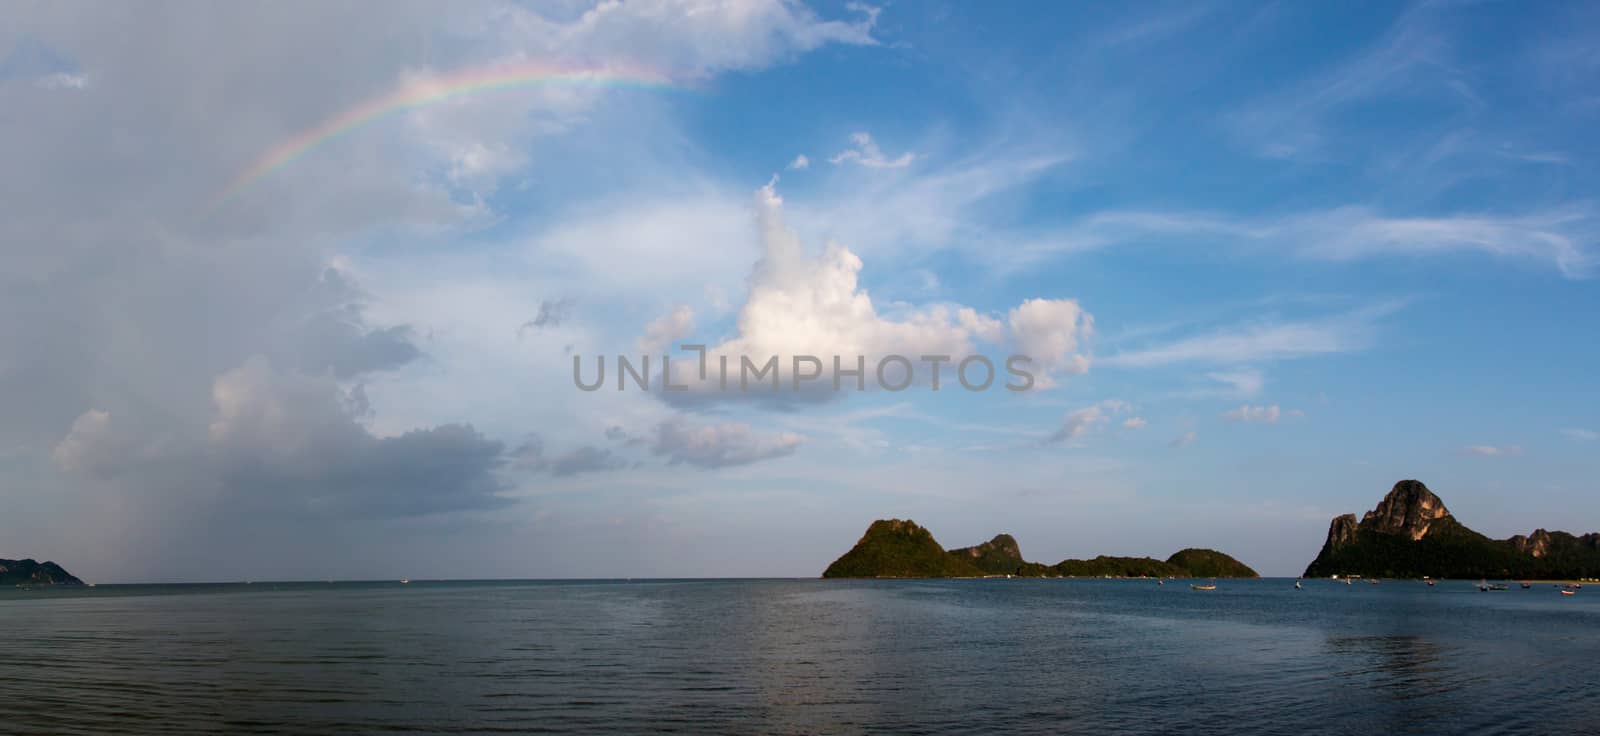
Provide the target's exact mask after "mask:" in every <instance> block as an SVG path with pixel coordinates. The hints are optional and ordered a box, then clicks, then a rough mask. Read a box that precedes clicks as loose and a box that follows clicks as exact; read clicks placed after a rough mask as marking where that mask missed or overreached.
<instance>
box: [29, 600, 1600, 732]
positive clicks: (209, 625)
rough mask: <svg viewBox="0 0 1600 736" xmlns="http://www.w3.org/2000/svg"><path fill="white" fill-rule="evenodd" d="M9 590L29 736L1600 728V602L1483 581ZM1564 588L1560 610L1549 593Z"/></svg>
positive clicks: (1368, 730)
mask: <svg viewBox="0 0 1600 736" xmlns="http://www.w3.org/2000/svg"><path fill="white" fill-rule="evenodd" d="M1460 587H1461V590H1459V591H1458V590H1455V589H1454V587H1452V586H1451V585H1450V584H1448V583H1447V584H1442V585H1440V586H1439V587H1438V588H1437V589H1430V588H1426V587H1425V586H1422V585H1420V584H1418V585H1415V586H1412V585H1409V584H1406V583H1395V584H1393V585H1385V586H1382V588H1381V589H1379V588H1375V587H1371V586H1360V587H1359V588H1351V587H1347V586H1343V585H1334V584H1326V583H1323V582H1322V581H1310V583H1309V584H1308V586H1307V589H1306V590H1304V591H1295V590H1294V589H1293V588H1292V586H1291V585H1290V584H1289V583H1288V581H1282V580H1265V581H1241V582H1225V583H1224V584H1223V586H1222V589H1221V590H1219V591H1216V592H1215V593H1204V594H1202V593H1197V592H1193V591H1190V590H1188V589H1187V586H1179V585H1169V586H1163V587H1157V586H1155V585H1152V584H1149V583H1145V582H1139V581H1101V580H1071V581H1068V580H964V581H820V580H789V581H782V580H779V581H675V582H674V581H650V582H634V583H624V582H560V583H538V582H516V583H509V582H508V583H499V582H496V583H424V582H417V583H413V584H411V585H406V586H399V585H395V584H383V583H367V584H342V583H341V584H332V585H329V584H301V585H282V584H280V585H262V584H257V585H253V586H177V587H173V586H166V587H156V586H128V587H122V586H102V587H100V588H95V589H92V590H83V591H67V590H60V591H15V592H13V591H4V592H0V617H3V620H4V621H5V622H6V626H7V635H8V636H7V644H6V649H5V655H6V656H4V657H3V658H0V683H3V686H0V689H3V696H0V724H4V725H0V731H6V729H8V728H10V729H15V730H16V731H18V732H22V733H104V732H121V733H174V732H178V733H217V732H294V733H366V732H374V731H383V730H413V731H424V732H443V733H483V732H492V731H528V730H539V731H545V732H565V733H592V732H624V733H628V732H641V731H652V730H675V731H680V732H685V733H697V734H698V733H737V734H748V733H785V734H787V733H861V732H868V733H949V734H967V733H974V732H980V731H989V732H1012V733H1038V734H1056V733H1085V734H1106V733H1151V732H1164V733H1215V734H1225V733H1239V732H1259V733H1296V732H1300V733H1327V732H1332V733H1352V734H1357V733H1359V734H1363V735H1364V736H1365V735H1367V734H1388V733H1411V734H1434V733H1437V734H1447V733H1593V732H1596V731H1597V730H1600V724H1597V723H1596V722H1595V721H1596V717H1597V716H1600V699H1597V698H1600V676H1597V675H1596V674H1595V672H1596V670H1595V668H1594V663H1595V662H1597V661H1600V659H1597V656H1596V655H1600V639H1597V638H1596V637H1595V636H1593V633H1592V632H1593V631H1595V627H1596V626H1597V625H1600V601H1597V600H1595V598H1594V597H1591V596H1587V595H1580V596H1574V597H1571V598H1564V599H1563V598H1560V597H1558V596H1555V595H1539V594H1537V593H1536V592H1533V591H1530V592H1527V593H1523V592H1515V593H1512V594H1509V595H1501V596H1485V595H1480V594H1477V593H1476V592H1475V591H1472V590H1471V588H1470V586H1467V585H1466V584H1464V583H1463V584H1461V586H1460ZM1545 592H1548V591H1545Z"/></svg>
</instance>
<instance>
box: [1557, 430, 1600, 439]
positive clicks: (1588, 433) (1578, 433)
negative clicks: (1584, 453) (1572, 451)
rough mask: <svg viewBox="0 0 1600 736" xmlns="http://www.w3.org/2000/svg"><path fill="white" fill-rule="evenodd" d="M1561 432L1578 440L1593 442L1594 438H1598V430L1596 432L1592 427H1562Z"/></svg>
mask: <svg viewBox="0 0 1600 736" xmlns="http://www.w3.org/2000/svg"><path fill="white" fill-rule="evenodd" d="M1561 433H1562V434H1564V435H1566V436H1568V437H1570V438H1572V439H1575V440H1578V441H1580V442H1593V441H1595V440H1600V432H1596V431H1594V430H1592V429H1579V428H1577V427H1574V428H1572V429H1563V430H1561Z"/></svg>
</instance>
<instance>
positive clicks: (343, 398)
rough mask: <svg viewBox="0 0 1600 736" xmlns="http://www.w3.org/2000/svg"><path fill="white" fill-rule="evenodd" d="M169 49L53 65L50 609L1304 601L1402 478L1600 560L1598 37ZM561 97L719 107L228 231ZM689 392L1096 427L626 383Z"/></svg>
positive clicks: (18, 485)
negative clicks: (728, 600)
mask: <svg viewBox="0 0 1600 736" xmlns="http://www.w3.org/2000/svg"><path fill="white" fill-rule="evenodd" d="M155 7H157V8H158V9H159V12H154V13H150V14H149V17H143V18H137V19H134V18H116V17H107V16H108V15H111V16H114V15H116V14H115V13H112V14H104V13H97V12H95V9H94V8H93V7H92V6H88V5H83V6H72V5H70V4H68V5H64V6H61V7H57V8H44V9H37V10H30V11H29V12H25V13H23V14H22V17H21V18H20V22H19V23H18V24H17V25H16V28H15V29H14V30H7V31H0V105H3V106H4V108H5V109H7V110H11V111H14V112H13V113H12V114H10V115H8V116H5V117H4V119H0V140H3V141H4V142H3V143H0V153H5V154H6V155H7V156H9V157H10V160H15V161H20V162H22V164H23V166H21V167H14V168H12V171H11V173H8V174H3V175H0V176H4V177H6V178H5V179H4V180H0V191H5V192H9V193H11V194H10V201H11V206H13V207H15V208H16V209H15V211H14V213H15V214H14V216H13V217H9V218H7V219H8V220H9V221H10V224H8V225H6V226H3V227H6V228H8V230H9V231H8V232H5V233H4V234H5V235H6V236H7V237H5V238H4V239H3V240H4V241H5V242H7V243H9V245H6V246H3V247H4V248H6V253H7V256H8V260H10V262H12V263H15V264H16V266H15V267H14V268H11V269H8V271H10V273H9V274H8V275H5V276H0V284H6V285H7V286H8V287H9V288H7V289H6V290H5V291H6V294H7V296H0V305H3V306H5V307H6V310H5V311H6V313H7V316H6V317H0V339H4V340H5V341H6V342H7V343H8V344H9V345H10V346H11V350H9V351H8V353H9V355H0V387H3V388H4V390H5V392H6V393H7V394H8V395H13V396H18V397H25V398H23V399H20V400H19V401H18V403H17V407H18V408H17V409H16V410H15V411H13V412H12V413H11V417H10V418H9V419H6V420H0V429H3V430H4V431H3V432H0V479H7V480H9V481H10V482H8V483H6V484H5V487H7V488H11V489H14V490H12V491H10V492H9V493H10V494H12V497H11V498H8V503H10V504H14V505H15V508H16V509H17V511H16V512H15V513H14V514H8V518H7V520H5V521H3V522H0V538H3V539H12V540H16V541H15V542H12V543H8V546H7V547H6V548H4V549H0V554H3V555H4V556H10V557H20V556H36V557H41V558H43V557H46V556H49V557H53V558H54V559H56V560H58V561H60V562H62V563H63V564H65V565H67V566H68V567H69V569H72V570H74V572H78V573H79V574H80V575H82V576H84V577H90V578H94V577H99V578H103V579H125V580H142V579H150V578H162V579H227V578H232V577H252V578H256V579H263V578H270V577H285V578H295V577H307V578H323V577H330V576H333V577H364V576H378V577H388V576H395V575H409V576H411V577H427V576H431V575H438V576H457V573H456V572H455V571H457V570H460V569H461V565H463V564H471V565H472V566H473V567H472V569H474V570H475V571H477V572H476V574H482V575H488V576H515V577H529V576H531V577H568V576H635V577H637V576H648V575H712V576H715V575H811V574H815V573H816V572H818V571H820V570H821V569H822V567H823V566H825V565H826V564H827V562H829V561H830V560H831V559H832V558H833V557H834V556H836V555H837V554H838V553H840V552H842V551H843V550H844V549H846V548H847V547H848V546H849V544H850V543H852V542H853V541H854V540H855V538H856V537H857V536H858V535H859V533H860V531H861V530H862V529H864V528H865V526H866V524H867V523H868V522H870V521H871V520H872V519H873V518H878V517H887V516H896V517H910V518H914V519H915V520H917V521H918V522H920V523H923V524H924V525H926V526H929V527H930V528H931V529H932V530H933V531H934V533H935V534H936V536H937V537H938V538H939V539H940V540H941V541H942V542H944V543H945V544H946V545H947V546H958V545H965V544H972V543H975V542H978V541H981V540H984V539H987V538H988V537H989V536H992V535H993V534H995V533H998V532H1001V531H1007V532H1011V533H1013V534H1015V535H1016V536H1017V537H1018V539H1019V540H1020V542H1021V544H1022V546H1023V548H1024V553H1025V554H1026V555H1027V556H1028V557H1030V558H1032V559H1038V560H1041V561H1045V562H1055V561H1057V560H1059V559H1061V558H1063V557H1069V556H1077V557H1081V556H1092V555H1095V554H1125V555H1152V556H1157V557H1165V556H1166V555H1168V554H1170V553H1171V552H1173V551H1176V550H1177V549H1179V548H1182V547H1186V546H1207V547H1215V548H1219V549H1222V550H1224V551H1227V552H1230V553H1232V554H1235V555H1236V556H1238V557H1240V558H1242V559H1243V560H1244V561H1246V562H1247V563H1249V564H1251V565H1253V566H1255V567H1257V568H1258V569H1260V570H1262V571H1263V572H1264V573H1267V574H1280V575H1292V574H1296V573H1298V572H1299V571H1300V569H1302V568H1303V566H1304V564H1305V563H1306V562H1307V561H1309V560H1310V559H1311V557H1313V556H1314V555H1315V553H1316V550H1317V548H1318V547H1319V545H1320V544H1321V541H1322V536H1323V534H1324V532H1325V530H1326V525H1327V522H1328V520H1329V519H1330V518H1331V517H1333V516H1334V515H1336V514H1340V513H1346V512H1352V511H1353V512H1358V513H1359V512H1362V511H1365V510H1367V509H1369V508H1371V507H1372V506H1373V505H1374V504H1375V503H1376V502H1377V500H1378V499H1379V498H1380V497H1381V496H1382V494H1383V493H1384V492H1386V491H1387V489H1388V488H1389V486H1390V485H1392V484H1393V483H1394V482H1395V481H1397V480H1400V479H1402V478H1418V479H1421V480H1423V481H1424V482H1426V483H1428V484H1429V486H1430V487H1432V488H1433V489H1434V490H1435V491H1436V492H1438V493H1439V494H1440V495H1441V496H1442V497H1443V498H1444V499H1445V500H1446V502H1447V503H1448V504H1449V505H1450V507H1451V508H1452V510H1453V511H1455V513H1456V514H1457V516H1459V517H1460V518H1462V520H1463V521H1465V522H1466V523H1467V524H1468V525H1470V526H1473V527H1474V528H1477V529H1479V530H1481V531H1484V532H1486V533H1489V534H1491V535H1494V536H1499V537H1504V536H1509V535H1510V534H1513V533H1527V532H1528V531H1530V530H1532V529H1533V528H1535V527H1549V528H1564V529H1568V530H1570V531H1574V532H1581V531H1589V530H1594V529H1600V505H1597V504H1596V503H1595V501H1594V500H1593V479H1594V477H1595V476H1596V470H1597V461H1596V460H1595V459H1594V458H1595V457H1596V456H1597V454H1600V453H1597V452H1596V450H1597V449H1600V435H1597V434H1596V433H1597V432H1600V392H1597V391H1596V390H1595V387H1594V377H1593V369H1592V367H1593V365H1594V364H1595V361H1596V359H1597V357H1600V356H1597V350H1596V347H1595V341H1594V340H1593V339H1592V337H1591V333H1592V332H1593V326H1592V323H1593V321H1594V315H1596V314H1600V295H1597V291H1596V289H1595V286H1594V284H1595V277H1596V276H1597V275H1600V248H1597V244H1596V236H1597V234H1600V209H1597V207H1600V204H1597V203H1596V201H1595V199H1596V198H1595V192H1596V191H1597V187H1596V185H1597V182H1596V180H1595V174H1594V173H1593V172H1594V171H1595V170H1596V167H1595V163H1596V162H1595V159H1596V157H1597V155H1600V152H1597V150H1596V146H1595V143H1594V136H1593V134H1592V133H1590V132H1589V131H1592V130H1593V129H1594V128H1595V126H1596V122H1597V119H1600V84H1597V82H1596V79H1597V78H1600V76H1597V73H1600V53H1597V52H1596V50H1595V49H1596V48H1597V47H1600V45H1597V44H1596V43H1595V41H1596V39H1595V38H1594V33H1593V31H1592V30H1591V29H1593V28H1595V27H1597V25H1596V22H1595V21H1596V20H1600V18H1597V17H1596V11H1595V9H1594V8H1593V7H1589V6H1586V5H1583V4H1579V3H1545V4H1539V5H1535V6H1529V5H1516V4H1511V3H1488V2H1485V3H1422V4H1410V5H1400V4H1363V5H1350V6H1335V5H1317V4H1208V3H1181V4H1179V3H1172V4H1156V3H1150V4H1139V5H1136V6H1132V7H1125V8H1124V7H1114V6H1111V5H1088V4H1081V5H1072V4H1059V3H1023V4H1014V5H1005V6H1002V7H998V8H996V7H986V6H983V5H978V4H970V3H945V4H934V3H927V4H891V5H885V6H882V7H877V6H867V5H860V4H854V3H852V4H848V5H846V4H836V3H823V4H814V5H805V4H799V3H757V2H750V3H703V4H702V3H695V2H687V1H686V2H683V3H676V4H674V3H668V4H661V5H649V4H638V3H629V4H623V5H600V6H593V7H591V6H589V5H587V4H584V3H557V4H544V3H525V4H505V3H493V2H489V3H482V4H477V3H472V4H463V5H461V6H459V7H452V8H451V9H450V12H449V13H448V14H447V15H446V14H442V11H443V9H441V8H437V7H433V8H429V7H425V6H421V7H411V6H404V7H403V9H400V10H397V11H396V12H393V13H392V14H389V15H388V16H386V17H385V18H383V19H381V21H380V22H378V23H377V24H376V25H375V26H374V25H372V24H370V23H368V20H369V17H370V13H367V12H366V11H365V10H364V9H363V8H362V7H361V6H360V5H337V6H329V7H326V8H321V9H308V8H269V7H266V6H259V5H251V4H241V5H237V6H231V7H226V8H210V9H206V10H204V11H200V12H202V13H203V16H202V17H194V16H193V14H194V12H196V11H195V10H194V9H193V8H190V7H184V6H179V5H177V4H173V5H161V4H157V6H155ZM306 14H314V15H315V17H310V16H307V15H306ZM130 23H132V24H133V25H132V26H130V27H129V30H128V31H127V34H126V36H127V37H128V38H131V39H133V40H131V41H128V42H127V43H121V44H117V43H113V42H112V41H111V40H110V39H111V38H113V37H116V34H115V33H114V32H113V29H114V28H117V27H119V26H117V25H116V24H123V25H127V24H130ZM198 28H212V29H217V30H216V31H215V32H214V33H204V34H203V33H200V32H198V31H197V30H196V29H198ZM293 28H316V29H318V31H317V32H316V33H313V34H310V36H309V37H305V38H297V39H291V38H290V37H289V36H288V35H279V34H287V33H288V30H289V29H293ZM263 29H265V30H263ZM164 49H166V50H176V51H178V52H181V53H165V52H163V50H164ZM183 58H190V59H193V58H204V59H208V60H210V61H211V63H208V64H203V65H196V64H188V63H183V62H182V59H183ZM530 60H532V61H537V62H540V63H548V64H550V65H552V66H556V67H561V68H569V69H596V68H603V67H607V66H613V65H620V66H627V67H631V68H648V69H651V70H654V71H656V72H658V73H660V74H661V75H664V76H665V77H667V78H670V79H672V80H674V82H675V88H674V89H666V90H663V89H637V88H628V87H615V86H609V85H588V86H585V85H579V86H574V87H560V88H557V87H550V86H539V85H533V86H525V87H520V88H517V89H513V90H507V91H499V92H494V93H486V94H477V95H467V96H462V97H458V98H452V99H450V100H448V101H446V102H443V103H440V104H435V105H427V106H423V107H418V108H415V109H412V110H409V111H407V112H405V113H403V114H400V115H395V116H391V117H389V118H386V119H384V120H382V121H380V122H378V123H375V124H372V125H369V126H365V127H363V128H361V129H358V130H356V131H353V132H352V133H350V134H347V135H345V136H342V137H340V138H339V139H337V140H334V141H332V142H330V143H328V144H326V145H324V146H321V147H319V148H316V149H314V150H313V151H312V152H311V153H310V154H308V155H307V156H305V157H303V158H301V159H300V160H297V161H295V162H294V163H292V164H290V165H289V166H286V167H283V168H282V169H279V170H277V171H275V172H273V173H272V174H271V175H269V176H268V177H265V178H263V179H262V180H260V181H258V182H256V183H255V184H254V185H253V186H252V187H251V188H249V189H248V190H246V191H245V192H243V193H242V194H241V195H239V196H238V197H236V198H234V199H232V200H230V201H229V202H227V203H226V204H225V205H224V206H222V207H220V208H217V209H216V210H214V211H206V210H205V208H204V206H203V203H204V202H206V201H207V197H208V195H213V194H214V193H215V192H216V191H218V190H220V189H221V188H222V187H224V186H226V184H227V182H228V181H230V180H231V179H232V178H233V176H235V175H236V174H237V173H238V172H239V171H241V170H243V169H245V168H246V167H247V166H248V165H249V163H250V162H251V161H252V160H254V159H255V158H256V157H257V156H259V155H260V154H261V153H262V152H264V151H267V150H269V149H271V148H272V147H273V146H275V145H277V144H279V143H280V142H282V141H284V140H288V139H290V138H292V137H293V136H295V135H297V134H298V133H300V132H301V131H302V130H305V129H306V128H308V127H311V126H313V125H314V124H316V123H317V122H318V121H321V120H325V119H328V118H330V117H333V116H336V115H337V114H338V113H340V112H341V111H343V110H347V109H350V108H352V107H354V106H356V105H357V104H359V103H361V102H363V101H364V100H368V99H371V98H375V97H378V96H381V95H383V94H385V93H388V92H390V91H392V90H395V89H396V88H399V87H403V86H404V85H406V84H408V83H414V82H415V81H416V80H418V79H427V78H430V77H431V76H434V75H448V74H452V73H456V72H459V71H462V70H470V69H488V68H496V67H497V66H502V65H506V64H510V63H514V62H528V61H530ZM801 161H804V165H800V162H801ZM47 299H48V301H46V300H47ZM869 305H870V306H869ZM541 315H543V316H542V317H541ZM683 342H700V343H705V344H709V345H712V346H721V347H722V348H724V349H725V350H726V351H728V352H733V353H737V352H738V351H746V352H753V353H755V354H757V355H761V356H764V355H766V354H768V353H769V352H770V353H780V354H792V353H796V352H817V353H820V354H824V355H828V354H836V353H837V354H844V355H855V354H858V353H862V354H867V355H873V356H876V355H880V354H883V353H885V352H894V351H897V350H924V351H927V350H933V351H939V350H951V351H953V352H956V353H958V354H959V353H964V352H968V351H971V352H981V353H984V354H989V355H994V356H1003V355H1006V354H1009V353H1011V352H1019V351H1020V352H1029V353H1030V354H1036V353H1037V354H1038V356H1037V357H1039V358H1040V359H1041V361H1042V362H1043V363H1044V365H1043V366H1042V368H1043V371H1044V375H1045V376H1047V377H1048V380H1047V381H1045V382H1046V383H1048V384H1050V385H1048V386H1047V387H1043V388H1041V389H1040V390H1037V391H1033V392H1028V393H1026V394H1024V395H1012V394H1010V393H1008V392H1004V391H989V392H983V393H977V394H971V393H966V392H962V391H951V390H949V388H948V386H947V388H946V390H943V391H940V392H932V391H930V390H928V388H927V387H926V386H925V385H920V384H919V385H918V386H916V387H914V388H912V389H910V390H908V391H905V392H902V393H891V392H884V391H868V392H865V393H860V394H854V393H852V394H848V395H844V396H824V397H821V398H822V400H806V401H800V402H791V404H790V405H775V404H774V403H773V402H770V401H749V400H739V399H738V397H732V398H729V397H715V396H713V397H710V398H706V397H705V396H703V395H702V394H700V393H696V394H694V396H696V397H700V399H701V400H696V401H686V400H671V397H666V396H663V395H662V394H660V393H658V392H657V393H647V392H637V391H634V392H621V393H618V392H615V391H606V392H600V393H596V394H589V393H585V392H581V391H578V390H576V389H575V388H574V387H573V385H572V382H571V375H570V371H571V359H572V356H573V355H574V354H577V355H580V356H595V355H601V354H604V355H611V356H615V355H616V354H619V353H625V354H630V355H635V354H637V353H639V352H640V351H641V350H645V349H649V350H651V351H657V352H658V351H659V349H660V348H662V347H663V346H670V345H673V344H677V343H683ZM1039 351H1044V352H1043V353H1040V352H1039ZM812 398H816V397H812ZM86 538H88V539H92V540H93V541H92V542H89V543H85V542H84V541H82V540H84V539H86ZM13 543H14V544H16V545H18V546H19V549H17V550H13V549H11V548H10V546H9V545H10V544H13ZM74 562H76V564H74Z"/></svg>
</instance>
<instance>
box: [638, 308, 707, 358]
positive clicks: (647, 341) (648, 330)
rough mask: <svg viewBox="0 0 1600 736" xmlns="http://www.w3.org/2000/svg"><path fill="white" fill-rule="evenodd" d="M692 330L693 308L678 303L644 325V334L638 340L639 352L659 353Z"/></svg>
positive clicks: (647, 353)
mask: <svg viewBox="0 0 1600 736" xmlns="http://www.w3.org/2000/svg"><path fill="white" fill-rule="evenodd" d="M693 331H694V310H693V309H691V308H690V307H689V305H687V304H679V305H678V306H676V307H673V308H672V311H670V312H667V313H666V314H663V315H661V316H660V317H659V318H657V319H656V320H655V321H654V322H651V323H650V324H648V325H646V326H645V328H644V336H643V337H640V338H639V342H638V348H639V352H641V353H644V354H645V355H650V354H652V353H660V352H662V351H664V350H667V349H669V348H670V347H672V344H673V343H675V342H677V341H679V340H681V339H683V338H685V337H688V336H689V333H691V332H693Z"/></svg>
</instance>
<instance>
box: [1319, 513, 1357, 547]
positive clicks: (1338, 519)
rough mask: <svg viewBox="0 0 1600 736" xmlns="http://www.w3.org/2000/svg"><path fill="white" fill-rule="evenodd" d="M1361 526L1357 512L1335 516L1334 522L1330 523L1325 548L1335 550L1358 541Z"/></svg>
mask: <svg viewBox="0 0 1600 736" xmlns="http://www.w3.org/2000/svg"><path fill="white" fill-rule="evenodd" d="M1359 528H1360V527H1359V523H1358V522H1357V521H1356V515H1355V514H1345V515H1343V516H1335V517H1333V523H1331V524H1329V525H1328V540H1327V541H1326V542H1324V543H1323V545H1322V546H1323V549H1327V550H1335V549H1338V548H1340V547H1343V546H1345V545H1347V544H1350V543H1351V542H1354V541H1356V531H1357V530H1358V529H1359Z"/></svg>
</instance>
